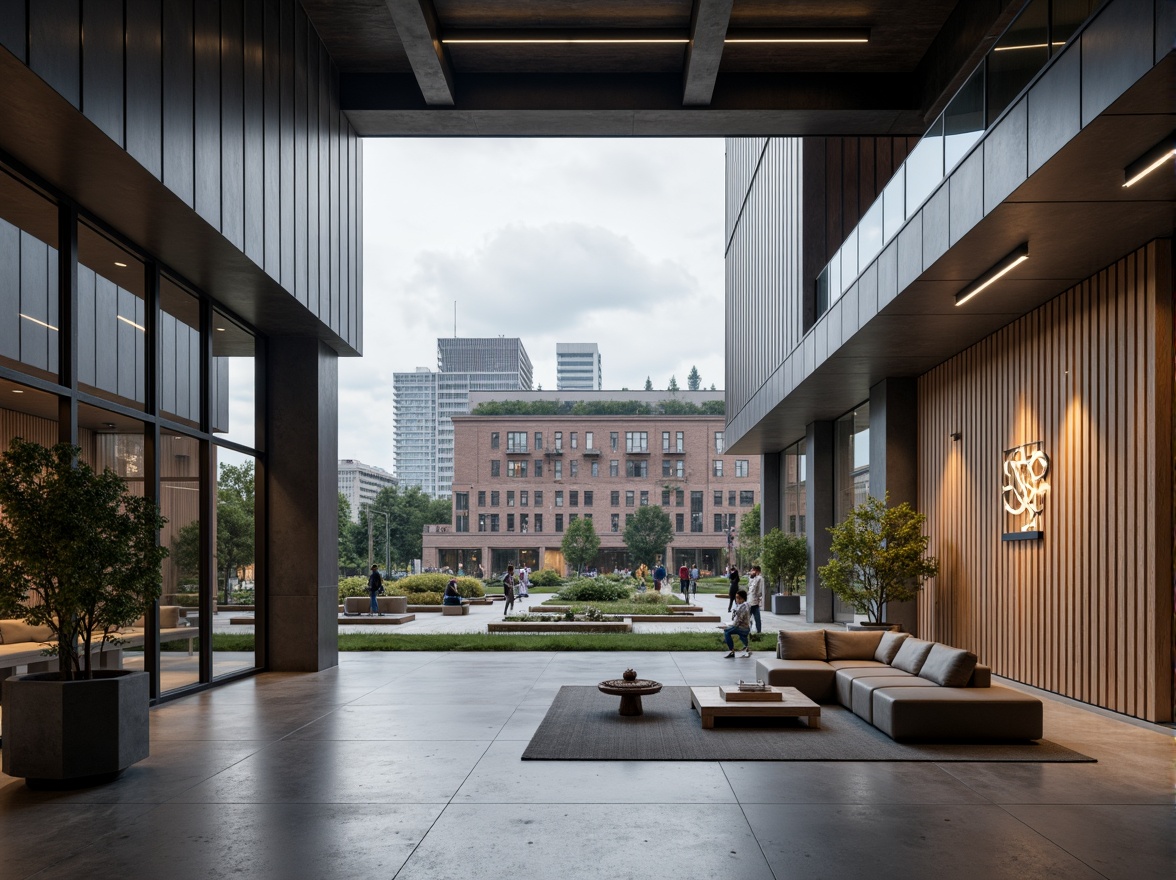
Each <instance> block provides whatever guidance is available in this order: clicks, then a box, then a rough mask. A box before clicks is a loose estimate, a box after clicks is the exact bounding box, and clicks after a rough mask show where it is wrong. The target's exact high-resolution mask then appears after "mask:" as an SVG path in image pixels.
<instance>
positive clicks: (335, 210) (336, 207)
mask: <svg viewBox="0 0 1176 880" xmlns="http://www.w3.org/2000/svg"><path fill="white" fill-rule="evenodd" d="M332 79H334V72H333V71H332ZM335 94H337V93H336V92H332V100H331V108H330V111H329V113H328V115H327V132H328V134H329V136H330V139H331V242H330V244H331V327H332V329H334V330H335V332H336V333H339V334H340V335H342V333H343V321H344V314H345V313H344V311H343V306H342V302H341V301H340V300H341V299H342V297H341V293H342V291H341V290H340V288H339V281H340V274H339V273H340V270H341V269H342V261H341V259H340V255H341V249H340V247H339V244H340V240H341V236H340V230H339V223H340V221H341V220H342V219H343V217H342V213H341V208H342V203H343V200H342V196H341V194H340V192H339V165H340V163H341V162H343V161H344V159H343V155H342V150H341V147H342V141H341V139H340V136H339V122H340V120H339V107H338V104H336V103H335V101H334V98H333V96H334V95H335Z"/></svg>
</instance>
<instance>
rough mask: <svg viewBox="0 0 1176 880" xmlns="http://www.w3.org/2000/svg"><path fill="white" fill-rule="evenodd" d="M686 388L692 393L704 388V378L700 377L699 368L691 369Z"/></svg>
mask: <svg viewBox="0 0 1176 880" xmlns="http://www.w3.org/2000/svg"><path fill="white" fill-rule="evenodd" d="M686 387H687V388H689V389H690V390H691V391H697V390H698V389H699V388H701V387H702V376H700V375H698V367H693V366H692V367H691V368H690V375H689V376H687V377H686Z"/></svg>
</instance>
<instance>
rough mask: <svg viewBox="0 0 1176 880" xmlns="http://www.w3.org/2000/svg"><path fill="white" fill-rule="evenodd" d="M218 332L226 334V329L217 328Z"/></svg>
mask: <svg viewBox="0 0 1176 880" xmlns="http://www.w3.org/2000/svg"><path fill="white" fill-rule="evenodd" d="M216 332H217V333H224V332H225V328H224V327H217V328H216Z"/></svg>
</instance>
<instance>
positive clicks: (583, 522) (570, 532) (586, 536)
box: [560, 517, 600, 572]
mask: <svg viewBox="0 0 1176 880" xmlns="http://www.w3.org/2000/svg"><path fill="white" fill-rule="evenodd" d="M560 549H561V550H562V551H563V555H564V559H566V560H567V562H568V565H570V566H571V567H572V568H574V569H575V570H576V571H578V572H579V571H583V569H584V566H586V565H588V563H590V562H591V561H592V560H593V559H595V558H596V553H597V551H598V550H600V538H599V537H598V536H597V534H596V527H595V526H593V525H592V520H590V519H588V518H587V517H581V518H580V519H577V520H573V521H572V522H570V523H568V529H567V531H566V532H564V536H563V541H562V542H561V544H560Z"/></svg>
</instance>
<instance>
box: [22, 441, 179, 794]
mask: <svg viewBox="0 0 1176 880" xmlns="http://www.w3.org/2000/svg"><path fill="white" fill-rule="evenodd" d="M80 452H81V450H80V449H79V448H78V447H76V446H71V445H69V444H67V443H59V444H57V445H56V446H53V447H52V448H47V447H44V446H41V445H39V444H36V443H29V442H26V441H24V440H21V439H19V438H18V439H16V440H14V441H13V443H12V445H11V447H10V448H9V449H8V451H7V452H5V453H4V454H3V455H2V456H0V616H3V617H19V618H22V619H23V620H24V621H25V622H26V623H27V624H29V625H31V626H39V627H43V628H45V629H47V630H48V631H49V632H50V633H51V634H52V635H51V638H50V639H49V640H48V641H49V644H50V647H48V648H47V649H46V650H45V653H46V654H47V655H50V656H56V658H57V664H58V670H57V671H56V672H41V673H34V674H30V675H21V676H13V677H11V678H9V679H7V680H6V681H5V682H4V685H3V688H4V689H3V704H4V764H3V769H4V772H5V773H7V774H9V775H10V776H19V777H24V778H25V779H26V781H27V783H28V784H29V785H30V786H32V787H38V786H41V787H47V786H69V785H82V784H90V783H93V782H98V781H104V780H106V779H110V778H113V777H115V776H117V775H118V774H119V773H121V772H122V771H123V770H125V769H126V768H127V767H129V766H130V765H131V764H134V763H135V762H136V761H140V760H142V759H143V758H145V757H147V754H148V744H149V728H148V717H147V708H148V686H147V685H148V682H147V674H146V673H145V672H133V671H126V670H104V669H95V668H94V667H95V660H96V659H97V658H96V657H95V654H96V653H97V652H99V651H101V650H102V648H103V647H104V646H105V645H106V644H108V643H113V644H117V643H118V642H119V635H118V633H119V629H120V628H121V627H125V626H129V625H130V624H131V623H133V622H134V621H135V620H136V619H137V618H139V617H140V616H142V615H144V614H145V613H146V612H147V610H148V609H149V608H150V607H151V606H152V604H153V603H154V602H155V600H156V599H157V598H158V597H159V590H160V565H161V563H162V561H163V559H164V557H165V556H166V555H167V551H166V550H165V549H163V548H162V547H160V546H159V530H160V528H161V527H162V526H163V523H164V519H163V518H162V517H161V516H160V515H159V511H158V509H157V508H156V506H155V504H154V502H152V501H149V500H148V499H146V498H143V497H140V496H136V495H133V494H132V493H131V492H130V491H128V489H127V487H126V485H125V484H124V483H123V481H122V480H121V479H120V478H119V477H118V475H117V474H115V473H114V472H113V471H110V470H106V471H104V472H102V473H96V472H95V471H94V470H93V469H92V468H91V467H89V466H88V465H86V464H85V463H82V462H79V461H78V460H77V457H78V455H79V453H80Z"/></svg>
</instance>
